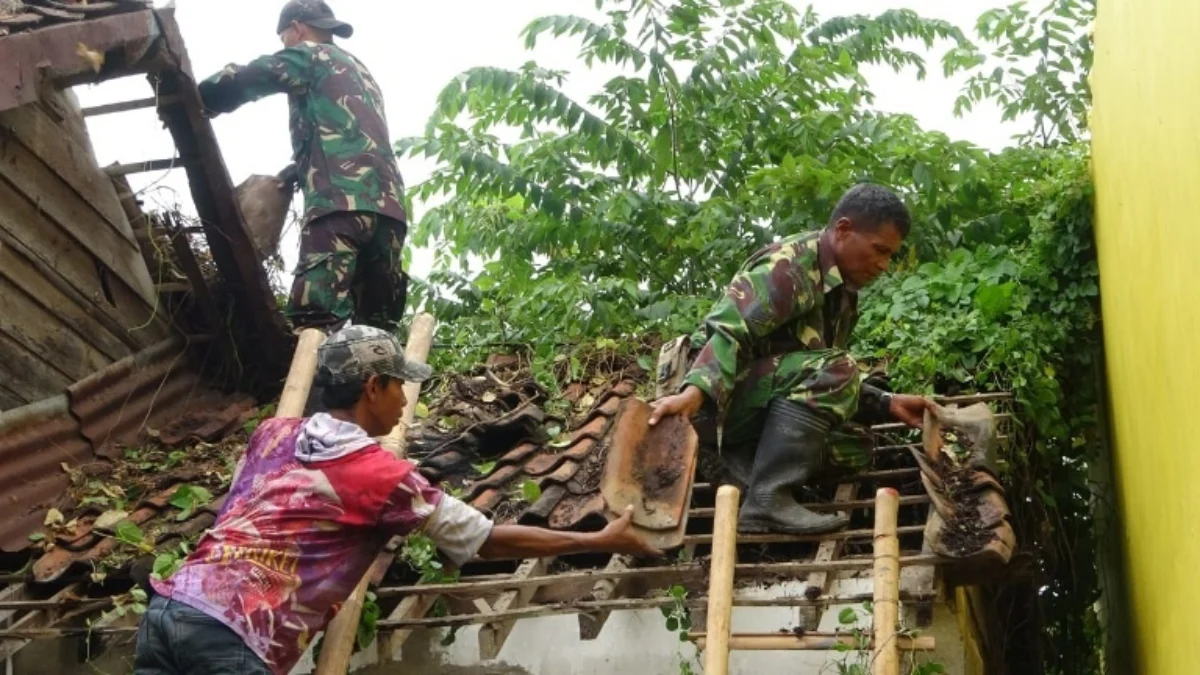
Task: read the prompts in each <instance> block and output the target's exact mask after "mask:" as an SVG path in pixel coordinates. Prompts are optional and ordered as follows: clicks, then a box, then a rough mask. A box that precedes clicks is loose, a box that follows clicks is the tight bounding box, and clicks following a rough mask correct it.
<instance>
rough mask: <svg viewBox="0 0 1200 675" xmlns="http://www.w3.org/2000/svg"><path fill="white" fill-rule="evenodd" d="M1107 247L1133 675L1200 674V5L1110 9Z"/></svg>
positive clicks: (1105, 3)
mask: <svg viewBox="0 0 1200 675" xmlns="http://www.w3.org/2000/svg"><path fill="white" fill-rule="evenodd" d="M1092 85H1093V91H1094V94H1095V109H1094V111H1093V115H1092V131H1093V150H1094V158H1095V159H1094V161H1095V175H1096V182H1097V207H1098V211H1099V212H1098V219H1099V220H1098V224H1097V240H1098V245H1099V252H1100V280H1101V287H1102V295H1103V306H1104V336H1105V346H1106V349H1107V353H1108V376H1109V392H1110V399H1111V405H1112V411H1113V425H1114V431H1115V443H1116V460H1115V469H1116V474H1117V483H1118V485H1119V490H1120V494H1119V497H1120V502H1121V508H1122V514H1121V515H1122V519H1123V522H1124V526H1125V528H1126V533H1127V538H1126V541H1125V558H1126V570H1125V571H1126V575H1125V576H1126V578H1127V580H1128V581H1127V583H1128V592H1129V599H1130V605H1131V607H1130V609H1131V620H1132V621H1131V625H1132V630H1133V632H1134V636H1133V637H1134V639H1135V643H1136V644H1135V648H1134V658H1135V659H1136V664H1135V666H1136V672H1137V673H1139V674H1144V675H1177V674H1178V675H1184V674H1189V673H1196V672H1200V667H1198V666H1197V665H1196V664H1197V654H1200V624H1198V623H1197V622H1196V612H1197V610H1198V609H1200V443H1198V441H1197V433H1198V432H1200V425H1198V424H1197V423H1198V422H1200V0H1101V1H1100V2H1099V17H1098V19H1097V24H1096V64H1095V68H1094V71H1093V76H1092Z"/></svg>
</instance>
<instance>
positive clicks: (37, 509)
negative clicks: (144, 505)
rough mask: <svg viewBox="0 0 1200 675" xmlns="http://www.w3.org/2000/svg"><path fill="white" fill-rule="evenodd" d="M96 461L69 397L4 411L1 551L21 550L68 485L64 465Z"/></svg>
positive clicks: (0, 455) (1, 420)
mask: <svg viewBox="0 0 1200 675" xmlns="http://www.w3.org/2000/svg"><path fill="white" fill-rule="evenodd" d="M93 459H95V455H94V453H93V452H92V446H91V444H90V443H89V442H88V441H87V439H86V438H84V437H83V434H82V433H80V430H79V423H78V422H76V421H75V418H74V417H72V416H71V413H70V410H69V403H68V400H67V397H66V395H65V394H63V395H59V396H55V397H53V398H49V399H46V400H44V401H39V402H38V403H34V404H31V405H27V406H24V407H22V408H17V409H15V410H8V411H5V412H3V413H0V494H3V495H4V497H3V500H4V508H3V513H5V514H6V515H5V516H4V517H3V518H2V519H0V550H3V551H17V550H21V549H23V548H25V546H27V545H28V544H29V540H28V539H27V538H26V537H27V535H29V533H31V532H34V531H36V530H37V529H38V527H40V526H41V524H42V518H43V517H44V516H45V514H46V510H47V509H49V508H50V507H51V506H53V505H54V504H55V502H56V501H57V500H58V498H59V497H60V496H61V495H62V494H63V492H64V490H65V489H66V487H67V474H66V473H65V472H64V471H63V470H62V468H61V466H60V465H61V464H62V463H64V462H65V463H66V464H68V465H72V466H77V465H80V464H84V463H87V462H89V461H92V460H93Z"/></svg>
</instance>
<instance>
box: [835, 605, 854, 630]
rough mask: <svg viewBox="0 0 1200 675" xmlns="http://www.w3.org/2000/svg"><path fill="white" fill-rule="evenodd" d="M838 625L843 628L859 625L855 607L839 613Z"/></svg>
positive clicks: (844, 608) (843, 609)
mask: <svg viewBox="0 0 1200 675" xmlns="http://www.w3.org/2000/svg"><path fill="white" fill-rule="evenodd" d="M838 623H840V624H842V625H843V626H848V625H850V624H852V623H858V613H857V612H855V611H854V608H853V607H843V608H842V611H840V612H838Z"/></svg>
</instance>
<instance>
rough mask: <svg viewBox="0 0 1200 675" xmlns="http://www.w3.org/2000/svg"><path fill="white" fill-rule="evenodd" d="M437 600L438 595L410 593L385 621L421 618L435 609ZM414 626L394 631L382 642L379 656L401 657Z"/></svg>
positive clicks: (396, 658) (387, 657)
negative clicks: (401, 651)
mask: <svg viewBox="0 0 1200 675" xmlns="http://www.w3.org/2000/svg"><path fill="white" fill-rule="evenodd" d="M436 602H437V596H436V595H410V596H408V597H406V598H404V599H403V600H401V601H400V604H399V605H396V609H394V610H392V613H391V614H389V615H388V617H387V619H385V621H408V620H411V619H419V618H421V617H423V616H425V615H426V614H427V613H429V610H431V609H433V605H434V603H436ZM412 633H413V629H412V628H400V629H398V630H395V631H393V632H392V634H391V635H389V636H388V637H387V638H385V639H384V640H383V642H381V644H380V647H381V649H380V654H379V658H380V660H382V661H385V662H387V661H398V660H399V659H400V650H401V649H402V648H403V647H404V643H405V642H407V641H408V638H410V637H412Z"/></svg>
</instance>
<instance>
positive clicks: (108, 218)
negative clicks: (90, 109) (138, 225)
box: [0, 105, 136, 244]
mask: <svg viewBox="0 0 1200 675" xmlns="http://www.w3.org/2000/svg"><path fill="white" fill-rule="evenodd" d="M0 128H6V129H7V130H8V131H9V132H10V133H11V135H12V137H13V138H14V139H15V140H16V141H17V142H18V143H20V144H21V145H22V146H24V147H25V148H26V149H27V150H29V151H30V152H31V153H33V155H34V156H36V157H38V158H39V159H40V160H41V161H42V162H45V164H46V166H47V167H48V168H49V169H50V171H51V172H53V173H54V174H56V175H57V176H58V177H59V179H60V180H61V181H62V182H63V183H65V184H66V185H68V186H69V187H70V188H71V189H72V190H74V191H75V192H76V193H77V194H78V195H79V197H80V198H81V200H82V201H83V202H84V203H86V204H90V205H91V206H92V208H94V209H95V210H96V212H98V213H99V214H100V215H101V216H102V217H103V218H104V221H105V222H106V223H108V224H109V226H110V227H111V228H112V229H113V230H114V231H115V232H117V233H118V234H120V235H121V236H123V237H124V238H125V239H126V240H127V241H128V242H129V243H131V244H135V243H136V242H135V241H134V239H133V231H132V230H131V229H130V228H129V223H128V221H126V219H125V214H124V212H123V211H122V210H121V202H120V200H119V199H118V198H117V191H116V189H115V188H113V185H112V181H111V179H110V178H109V177H108V176H107V175H106V174H105V173H104V172H103V171H101V170H100V167H99V165H98V164H97V162H96V158H95V157H94V156H93V155H92V152H91V148H89V147H84V146H83V145H81V144H80V143H79V142H76V141H75V140H73V139H72V138H71V136H72V134H70V133H69V132H68V131H67V130H66V128H65V127H64V126H62V125H61V124H59V123H58V122H57V121H55V120H54V118H53V117H51V116H50V115H49V114H47V113H46V111H45V109H43V108H42V107H41V106H39V105H24V106H21V107H19V108H13V109H12V110H7V111H5V112H3V113H0Z"/></svg>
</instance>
